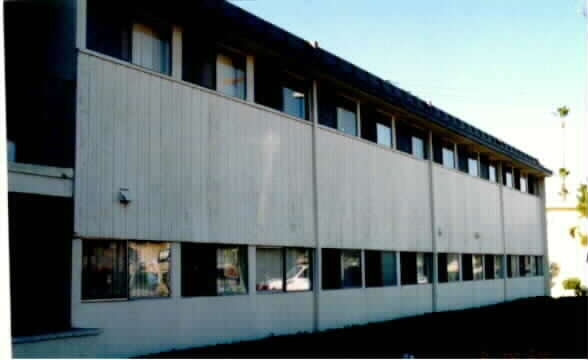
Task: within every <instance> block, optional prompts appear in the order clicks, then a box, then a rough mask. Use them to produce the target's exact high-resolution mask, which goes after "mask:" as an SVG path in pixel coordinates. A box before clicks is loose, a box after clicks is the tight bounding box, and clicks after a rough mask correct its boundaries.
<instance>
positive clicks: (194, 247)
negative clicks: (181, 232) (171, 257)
mask: <svg viewBox="0 0 588 360" xmlns="http://www.w3.org/2000/svg"><path fill="white" fill-rule="evenodd" d="M246 293H247V247H246V246H236V245H219V244H190V243H183V244H182V296H221V295H236V294H246Z"/></svg>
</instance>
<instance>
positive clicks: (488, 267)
mask: <svg viewBox="0 0 588 360" xmlns="http://www.w3.org/2000/svg"><path fill="white" fill-rule="evenodd" d="M494 257H495V255H486V256H484V272H485V273H486V279H489V280H491V279H494V278H495V276H496V274H495V270H494Z"/></svg>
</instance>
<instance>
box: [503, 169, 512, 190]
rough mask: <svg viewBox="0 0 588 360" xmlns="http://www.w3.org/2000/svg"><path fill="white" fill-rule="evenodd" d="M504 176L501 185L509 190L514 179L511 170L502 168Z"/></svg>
mask: <svg viewBox="0 0 588 360" xmlns="http://www.w3.org/2000/svg"><path fill="white" fill-rule="evenodd" d="M502 169H503V172H504V176H503V179H502V181H503V184H504V185H505V186H507V187H509V188H512V187H514V178H513V172H512V168H507V167H504V166H503V167H502Z"/></svg>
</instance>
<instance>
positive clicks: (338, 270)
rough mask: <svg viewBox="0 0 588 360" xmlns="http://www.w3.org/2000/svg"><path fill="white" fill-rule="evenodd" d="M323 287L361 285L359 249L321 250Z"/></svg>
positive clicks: (338, 287)
mask: <svg viewBox="0 0 588 360" xmlns="http://www.w3.org/2000/svg"><path fill="white" fill-rule="evenodd" d="M321 270H322V282H323V289H325V290H330V289H342V288H356V287H362V272H361V250H341V249H323V250H322V269H321Z"/></svg>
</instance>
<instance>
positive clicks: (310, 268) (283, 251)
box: [255, 246, 314, 295]
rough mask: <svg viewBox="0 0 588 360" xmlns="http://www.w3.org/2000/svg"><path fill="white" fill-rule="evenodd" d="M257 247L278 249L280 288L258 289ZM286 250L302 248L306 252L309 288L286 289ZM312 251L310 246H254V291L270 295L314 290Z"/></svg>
mask: <svg viewBox="0 0 588 360" xmlns="http://www.w3.org/2000/svg"><path fill="white" fill-rule="evenodd" d="M257 249H276V250H280V259H281V265H282V266H281V275H282V289H281V290H260V289H258V285H259V284H258V280H259V279H258V278H257V264H258V261H257V256H258V255H257ZM288 250H304V251H307V252H308V262H309V264H308V281H309V288H308V289H304V290H288V279H287V275H288V271H289V270H288ZM313 267H314V252H313V249H312V248H305V247H277V246H256V247H255V293H256V294H261V295H270V294H282V293H302V292H310V291H313V290H314V282H313V275H314V270H313Z"/></svg>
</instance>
